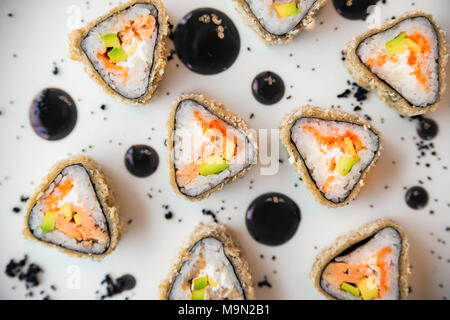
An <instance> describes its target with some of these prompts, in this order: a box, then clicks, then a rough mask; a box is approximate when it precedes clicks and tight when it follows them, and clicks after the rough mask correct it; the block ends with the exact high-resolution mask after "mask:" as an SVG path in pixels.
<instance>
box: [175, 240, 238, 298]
mask: <svg viewBox="0 0 450 320" xmlns="http://www.w3.org/2000/svg"><path fill="white" fill-rule="evenodd" d="M203 264H204V265H203ZM199 266H200V267H199ZM206 275H207V276H209V277H212V278H213V279H214V281H215V282H216V283H217V287H216V288H213V287H211V286H208V287H207V288H208V289H207V290H206V293H207V295H208V294H211V295H212V297H209V298H210V300H212V299H217V298H218V297H219V298H221V299H224V298H226V295H227V293H230V292H233V297H236V295H237V296H239V297H240V298H241V299H244V292H243V290H242V286H241V283H240V281H239V279H238V278H237V276H236V273H235V271H234V267H233V265H232V264H231V262H230V260H229V259H228V257H227V256H226V254H225V251H224V246H223V244H222V242H220V241H219V240H217V239H216V238H212V237H209V238H204V239H202V240H200V241H199V242H197V243H196V244H195V245H194V246H193V247H192V249H191V250H190V252H189V259H188V260H186V261H185V262H184V263H183V265H182V267H181V268H180V271H179V273H178V275H177V276H176V278H175V281H174V282H173V285H172V288H171V290H170V292H169V296H168V298H169V300H190V299H191V296H192V293H191V286H186V282H187V281H188V280H190V279H191V278H192V277H194V278H197V277H202V276H206ZM209 290H211V291H209ZM205 299H208V296H206V297H205Z"/></svg>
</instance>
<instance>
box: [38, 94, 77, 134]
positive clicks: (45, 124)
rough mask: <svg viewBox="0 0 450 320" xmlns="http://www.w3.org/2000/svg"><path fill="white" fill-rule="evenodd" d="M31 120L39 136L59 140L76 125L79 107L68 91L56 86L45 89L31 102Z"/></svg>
mask: <svg viewBox="0 0 450 320" xmlns="http://www.w3.org/2000/svg"><path fill="white" fill-rule="evenodd" d="M30 121H31V126H32V127H33V129H34V131H35V132H36V133H37V135H38V136H40V137H42V138H44V139H47V140H59V139H62V138H64V137H66V136H67V135H68V134H69V133H71V132H72V130H73V128H74V127H75V124H76V123H77V107H76V105H75V102H74V101H73V99H72V97H71V96H70V95H69V94H68V93H67V92H65V91H63V90H61V89H56V88H49V89H44V90H42V91H41V92H40V93H39V94H38V95H37V97H36V98H35V99H34V100H33V102H32V104H31V108H30Z"/></svg>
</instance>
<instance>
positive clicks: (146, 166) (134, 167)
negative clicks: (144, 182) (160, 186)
mask: <svg viewBox="0 0 450 320" xmlns="http://www.w3.org/2000/svg"><path fill="white" fill-rule="evenodd" d="M158 164H159V156H158V153H156V151H155V150H154V149H153V148H152V147H149V146H146V145H143V144H139V145H134V146H131V147H130V148H128V150H127V152H126V153H125V166H126V167H127V169H128V171H129V172H130V173H131V174H132V175H135V176H136V177H140V178H143V177H148V176H149V175H151V174H152V173H153V172H155V171H156V169H157V168H158Z"/></svg>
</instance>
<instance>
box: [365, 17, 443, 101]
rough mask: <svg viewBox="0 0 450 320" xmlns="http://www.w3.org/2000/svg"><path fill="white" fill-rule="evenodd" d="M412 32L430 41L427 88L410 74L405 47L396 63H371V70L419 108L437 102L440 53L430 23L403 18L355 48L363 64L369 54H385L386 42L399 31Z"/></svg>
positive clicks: (374, 55)
mask: <svg viewBox="0 0 450 320" xmlns="http://www.w3.org/2000/svg"><path fill="white" fill-rule="evenodd" d="M402 32H406V34H411V33H414V32H419V33H421V34H423V35H424V36H425V37H426V39H427V40H428V41H429V43H430V46H431V52H430V54H429V56H428V57H427V58H426V59H425V64H424V69H423V70H424V73H425V74H426V75H427V80H428V84H429V86H430V87H429V89H428V90H427V89H426V88H425V87H424V86H423V85H422V84H421V83H420V82H419V81H418V80H417V78H416V76H415V75H413V74H412V72H414V68H413V67H411V66H410V65H409V64H408V63H407V62H408V52H409V51H408V50H405V52H404V53H401V54H398V55H396V57H398V59H399V62H398V63H396V62H392V61H390V60H387V61H386V63H384V64H383V65H382V66H381V67H379V66H374V67H373V68H372V69H371V71H372V72H374V73H375V74H376V75H377V76H378V77H379V78H380V79H382V80H384V81H386V82H387V83H388V84H389V85H390V86H391V87H392V88H394V89H395V90H396V91H397V92H399V93H400V94H401V95H402V96H403V97H404V98H405V99H406V100H408V101H409V102H410V103H411V104H413V105H414V106H418V107H426V106H428V105H431V104H433V103H435V102H436V99H437V96H438V93H439V74H438V63H437V62H436V60H437V59H438V56H439V52H438V51H439V49H438V40H437V36H436V31H435V29H434V27H433V25H432V24H431V22H430V21H429V20H428V19H427V18H425V17H414V18H409V19H406V20H403V21H402V22H400V23H398V24H397V25H395V26H394V27H392V28H390V29H388V30H386V31H383V32H379V33H377V34H375V35H373V36H371V37H368V38H367V39H365V40H364V41H363V42H361V44H360V45H359V47H358V48H357V50H356V53H357V55H358V56H359V57H360V59H361V61H362V62H363V63H366V62H367V60H368V59H369V58H371V57H376V53H379V52H381V53H386V54H387V50H386V42H388V41H390V40H392V39H394V38H395V37H397V36H398V35H399V34H400V33H402Z"/></svg>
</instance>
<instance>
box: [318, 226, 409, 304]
mask: <svg viewBox="0 0 450 320" xmlns="http://www.w3.org/2000/svg"><path fill="white" fill-rule="evenodd" d="M401 243H402V239H401V236H400V234H399V233H398V232H397V230H395V229H394V228H392V227H387V228H384V229H382V230H381V231H379V232H378V233H377V234H376V235H375V236H374V237H373V238H372V239H371V240H370V241H369V242H367V243H366V244H364V245H362V246H360V247H358V248H356V249H355V250H354V251H352V252H350V253H349V254H347V255H345V256H340V257H337V258H336V259H335V261H336V262H345V263H349V264H352V265H361V264H368V265H369V267H370V268H371V269H373V270H374V271H375V274H374V276H375V278H376V285H377V287H378V288H379V287H380V270H379V268H378V266H377V264H376V253H377V252H378V251H380V250H382V249H383V248H385V247H391V249H392V253H390V254H389V255H387V259H386V261H388V264H389V268H388V272H387V286H388V288H389V290H388V291H386V292H384V293H383V296H382V297H381V298H382V299H383V300H397V299H399V286H398V279H399V257H400V253H401V250H402V245H401ZM321 287H322V288H323V289H324V290H325V291H327V292H328V293H329V294H330V295H332V296H333V297H336V298H338V299H343V300H357V299H359V298H357V297H355V296H353V295H351V294H350V293H348V292H346V291H343V290H341V289H340V288H339V286H335V285H332V284H330V283H329V282H328V281H326V280H325V279H321Z"/></svg>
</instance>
